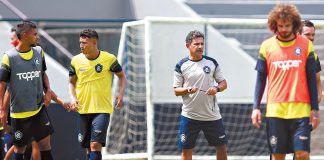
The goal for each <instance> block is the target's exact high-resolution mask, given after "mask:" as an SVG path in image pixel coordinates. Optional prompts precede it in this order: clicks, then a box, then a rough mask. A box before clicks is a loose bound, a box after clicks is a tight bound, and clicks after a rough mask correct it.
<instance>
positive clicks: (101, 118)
mask: <svg viewBox="0 0 324 160" xmlns="http://www.w3.org/2000/svg"><path fill="white" fill-rule="evenodd" d="M109 118H110V114H107V113H95V114H80V131H79V135H78V140H79V142H80V144H81V147H82V148H90V142H98V143H101V145H102V146H103V147H104V146H105V144H106V136H107V128H108V124H109Z"/></svg>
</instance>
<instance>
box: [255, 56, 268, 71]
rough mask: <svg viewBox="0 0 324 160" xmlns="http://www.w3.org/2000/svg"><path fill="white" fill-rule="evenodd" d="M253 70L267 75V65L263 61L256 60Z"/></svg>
mask: <svg viewBox="0 0 324 160" xmlns="http://www.w3.org/2000/svg"><path fill="white" fill-rule="evenodd" d="M255 70H257V71H259V72H264V73H267V64H266V61H265V60H263V59H258V61H257V64H256V66H255Z"/></svg>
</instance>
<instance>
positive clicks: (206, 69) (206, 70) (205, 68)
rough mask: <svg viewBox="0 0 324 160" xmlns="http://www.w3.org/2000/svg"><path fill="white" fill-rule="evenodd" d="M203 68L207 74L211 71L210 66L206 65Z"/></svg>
mask: <svg viewBox="0 0 324 160" xmlns="http://www.w3.org/2000/svg"><path fill="white" fill-rule="evenodd" d="M203 70H204V72H205V73H207V74H209V73H210V68H209V67H208V66H205V67H204V68H203Z"/></svg>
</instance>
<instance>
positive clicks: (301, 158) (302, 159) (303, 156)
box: [295, 151, 309, 160]
mask: <svg viewBox="0 0 324 160" xmlns="http://www.w3.org/2000/svg"><path fill="white" fill-rule="evenodd" d="M295 154H296V159H297V160H309V153H308V152H306V151H297V152H296V153H295Z"/></svg>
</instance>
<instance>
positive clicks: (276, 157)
mask: <svg viewBox="0 0 324 160" xmlns="http://www.w3.org/2000/svg"><path fill="white" fill-rule="evenodd" d="M285 157H286V154H272V160H285Z"/></svg>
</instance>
